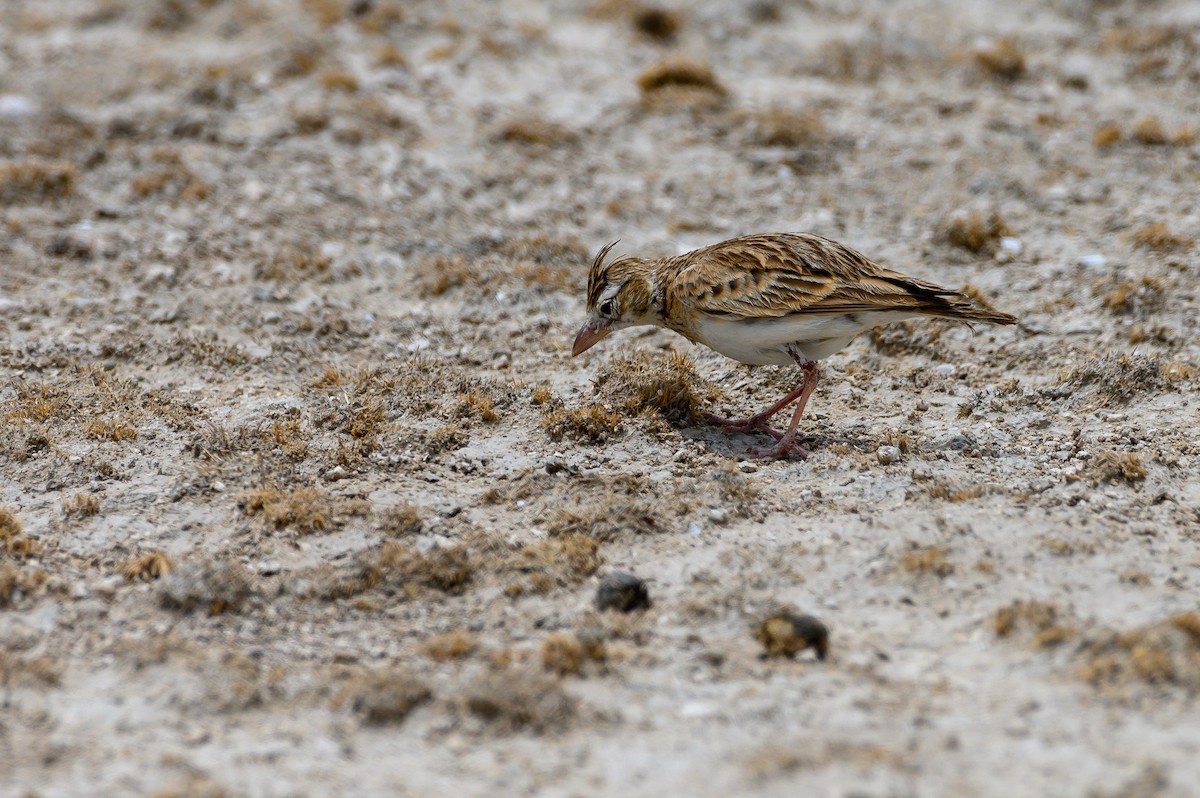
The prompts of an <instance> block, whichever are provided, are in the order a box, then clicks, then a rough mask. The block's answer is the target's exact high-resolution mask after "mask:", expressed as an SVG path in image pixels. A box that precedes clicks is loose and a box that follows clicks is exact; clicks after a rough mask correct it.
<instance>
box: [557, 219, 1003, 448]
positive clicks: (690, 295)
mask: <svg viewBox="0 0 1200 798" xmlns="http://www.w3.org/2000/svg"><path fill="white" fill-rule="evenodd" d="M617 243H618V242H616V241H614V242H613V243H611V244H608V245H606V246H604V247H602V248H601V249H600V251H599V252H598V253H597V255H596V257H595V259H594V260H593V261H592V265H591V269H590V270H589V273H588V284H587V318H586V320H585V321H584V323H583V325H582V326H581V327H580V328H579V332H578V333H577V334H576V336H575V343H574V345H573V346H572V348H571V355H572V356H573V357H574V356H578V355H580V354H582V353H584V352H586V351H587V350H588V349H590V348H592V347H593V346H595V345H596V344H597V343H598V342H599V341H600V340H602V339H603V338H605V337H607V336H608V335H610V334H611V333H613V332H615V331H617V330H620V329H624V328H626V327H635V326H640V325H652V326H655V327H664V328H666V329H668V330H673V331H674V332H676V333H679V334H680V335H682V336H683V337H684V338H686V339H688V340H689V341H692V342H693V343H698V344H703V345H704V346H707V347H708V348H709V349H712V350H714V351H716V352H719V353H721V354H722V355H725V356H726V357H729V358H732V359H734V360H737V361H739V362H741V363H747V364H750V365H759V366H766V365H790V364H795V365H796V366H798V367H799V369H800V371H801V374H802V379H801V381H800V383H799V384H798V385H797V386H796V388H795V389H794V390H792V391H790V392H789V393H788V394H787V395H786V396H784V397H783V398H781V399H780V400H779V401H777V402H775V403H774V404H772V405H771V406H770V407H768V408H766V409H765V410H763V411H762V412H760V413H756V414H755V415H753V416H750V417H749V418H744V419H727V418H722V417H720V416H717V415H713V414H711V413H705V414H704V419H705V420H706V421H708V422H709V423H711V424H713V425H715V426H718V427H721V428H723V429H724V430H726V431H728V432H731V433H763V434H766V435H768V436H770V438H772V439H773V440H774V443H773V444H772V445H770V446H766V447H756V448H752V449H750V450H749V451H750V453H751V454H752V455H753V456H755V457H759V458H763V459H767V460H775V459H786V458H789V457H793V456H796V457H799V458H807V457H808V456H809V452H808V451H807V450H806V449H805V448H804V447H802V446H801V445H800V444H798V443H797V442H796V429H797V426H798V425H799V423H800V417H801V416H802V415H803V414H804V408H805V407H806V406H807V404H808V399H809V397H810V396H811V395H812V392H813V391H814V390H815V389H816V387H817V381H818V380H819V379H820V371H819V369H818V367H817V361H819V360H821V359H823V358H826V357H828V356H829V355H832V354H833V353H835V352H837V351H839V350H841V349H842V348H844V347H845V346H846V345H848V344H849V343H850V342H851V341H852V340H853V339H854V338H855V337H856V336H857V335H859V334H860V333H862V332H865V331H867V330H870V329H872V328H873V327H876V326H879V325H882V324H888V323H890V322H894V321H901V320H903V319H911V318H914V317H920V316H929V317H934V318H942V319H954V320H958V321H963V322H967V323H968V324H969V323H971V322H986V323H989V324H1016V323H1017V317H1015V316H1012V315H1010V314H1008V313H1001V312H999V311H996V310H993V309H991V308H988V307H984V306H983V305H981V304H980V303H979V302H977V301H976V300H974V299H972V298H971V297H969V296H967V295H966V294H963V293H961V292H959V291H954V290H952V289H949V288H943V287H942V286H939V285H936V284H934V283H930V282H926V281H924V280H919V279H916V278H914V277H909V276H907V275H904V274H901V273H900V272H896V271H892V270H891V269H886V268H884V267H882V266H880V265H879V264H877V263H875V262H874V261H873V260H871V259H870V258H868V257H866V256H865V255H863V254H862V253H860V252H858V251H857V250H854V249H852V248H850V247H848V246H846V245H845V244H840V243H838V242H836V241H833V240H831V239H828V238H824V237H822V236H819V235H813V234H811V233H764V234H757V235H747V236H741V237H738V238H732V239H729V240H728V241H722V242H720V243H717V244H712V245H711V246H707V247H703V248H701V249H696V250H693V251H691V252H687V253H684V254H682V255H678V256H676V257H670V258H635V257H622V258H617V259H615V260H612V261H607V258H608V254H609V252H610V251H611V250H612V248H613V247H614V246H616V244H617ZM793 403H795V409H794V410H793V412H792V418H791V422H790V423H789V424H788V426H787V429H786V430H785V431H783V432H780V431H779V430H776V429H774V428H773V427H771V426H770V424H769V423H768V422H769V421H770V419H771V418H772V417H773V416H774V415H775V414H777V413H779V412H780V411H782V410H784V409H785V408H786V407H788V406H789V405H791V404H793Z"/></svg>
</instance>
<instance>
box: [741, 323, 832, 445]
mask: <svg viewBox="0 0 1200 798" xmlns="http://www.w3.org/2000/svg"><path fill="white" fill-rule="evenodd" d="M788 355H790V356H791V358H792V360H794V361H796V365H798V366H799V367H800V370H801V371H803V372H804V382H803V383H801V384H800V387H799V388H797V389H796V390H795V391H792V393H790V394H788V395H787V396H786V397H784V399H786V400H787V402H791V401H792V400H793V399H795V400H798V401H796V409H795V410H794V411H792V422H791V423H790V424H788V428H787V432H785V433H783V434H782V435H780V436H779V437H777V438H775V440H776V443H775V445H774V446H768V447H765V448H758V449H752V450H751V454H753V455H754V456H755V457H761V458H763V459H765V460H779V459H784V458H787V457H789V456H791V455H793V454H796V455H799V456H800V457H801V458H807V457H808V450H807V449H805V448H804V447H803V446H801V445H800V444H798V443H796V427H798V426H799V425H800V416H802V415H804V407H805V405H807V404H808V397H810V396H812V392H813V390H814V389H816V387H817V380H818V379H819V378H820V376H821V372H820V371H819V370H818V369H817V364H816V363H814V362H813V361H811V360H805V359H804V358H803V357H802V356H801V355H800V354H799V353H798V352H796V351H795V350H794V349H792V348H791V347H790V346H789V347H788ZM787 402H785V403H784V404H783V405H781V406H780V407H776V408H774V411H773V412H777V411H778V410H779V409H781V408H782V407H786V406H787ZM776 404H778V403H776ZM772 432H774V430H772ZM772 437H775V436H774V435H772Z"/></svg>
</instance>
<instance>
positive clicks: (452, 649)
mask: <svg viewBox="0 0 1200 798" xmlns="http://www.w3.org/2000/svg"><path fill="white" fill-rule="evenodd" d="M478 648H479V638H478V637H477V636H475V635H473V634H471V633H470V632H466V631H463V630H461V629H456V630H454V631H453V632H444V633H442V634H440V635H434V636H433V637H430V638H428V639H426V640H424V641H422V643H421V645H420V649H421V653H422V654H424V655H425V656H426V657H429V658H430V659H431V660H434V661H435V662H447V661H449V660H455V659H465V658H466V657H469V656H470V655H471V654H473V653H474V652H475V651H476V649H478Z"/></svg>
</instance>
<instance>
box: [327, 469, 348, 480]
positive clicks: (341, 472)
mask: <svg viewBox="0 0 1200 798" xmlns="http://www.w3.org/2000/svg"><path fill="white" fill-rule="evenodd" d="M347 473H348V472H347V471H346V469H345V468H344V467H342V466H334V467H333V468H331V469H329V470H328V471H326V472H325V479H327V480H329V481H330V482H336V481H337V480H339V479H345V478H346V476H347Z"/></svg>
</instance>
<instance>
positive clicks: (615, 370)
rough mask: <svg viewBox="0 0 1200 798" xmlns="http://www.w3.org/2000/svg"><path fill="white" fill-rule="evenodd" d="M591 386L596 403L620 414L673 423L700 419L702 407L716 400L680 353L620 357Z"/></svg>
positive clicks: (708, 385) (711, 389) (710, 386)
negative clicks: (655, 417) (593, 386)
mask: <svg viewBox="0 0 1200 798" xmlns="http://www.w3.org/2000/svg"><path fill="white" fill-rule="evenodd" d="M595 385H596V396H597V398H598V399H599V400H600V402H601V403H602V404H604V405H606V406H609V407H612V408H613V409H614V410H616V411H617V412H618V413H620V414H622V415H626V416H633V415H639V414H644V413H651V414H653V415H657V416H660V417H662V418H664V419H666V420H667V421H670V422H673V423H688V422H691V421H694V420H696V419H698V418H700V417H701V416H702V414H703V410H704V407H705V406H707V405H708V404H710V403H712V402H715V401H716V400H717V399H719V398H720V393H719V392H718V390H717V388H716V386H714V385H713V384H712V383H710V382H708V381H707V380H705V379H704V378H702V377H701V376H700V375H699V374H697V373H696V368H695V366H694V365H693V363H692V361H691V359H690V358H688V357H686V356H684V355H680V354H669V355H667V356H665V357H661V358H652V357H650V356H649V355H646V354H643V353H641V352H635V353H633V354H629V355H620V356H618V357H616V358H614V359H613V360H612V361H610V362H609V363H608V364H607V365H606V366H605V367H604V368H602V369H601V370H600V372H599V373H598V374H597V375H596V379H595Z"/></svg>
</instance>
